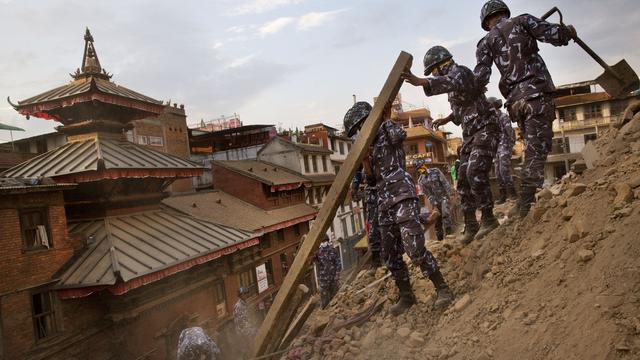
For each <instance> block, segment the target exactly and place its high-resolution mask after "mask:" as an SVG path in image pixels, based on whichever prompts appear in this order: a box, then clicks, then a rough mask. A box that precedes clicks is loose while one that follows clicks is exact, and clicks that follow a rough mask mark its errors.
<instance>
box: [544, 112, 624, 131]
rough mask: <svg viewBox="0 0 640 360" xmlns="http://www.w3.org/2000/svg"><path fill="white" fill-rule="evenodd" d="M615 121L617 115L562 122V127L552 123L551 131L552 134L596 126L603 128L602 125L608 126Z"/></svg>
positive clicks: (556, 122)
mask: <svg viewBox="0 0 640 360" xmlns="http://www.w3.org/2000/svg"><path fill="white" fill-rule="evenodd" d="M617 119H618V116H617V115H615V116H604V117H598V118H593V119H584V120H571V121H564V122H563V123H562V125H560V122H558V121H554V122H553V131H554V132H558V131H561V130H564V131H570V130H578V129H585V128H590V127H596V126H604V125H606V126H608V125H610V124H612V123H614V122H616V121H617Z"/></svg>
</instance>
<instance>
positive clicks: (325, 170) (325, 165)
mask: <svg viewBox="0 0 640 360" xmlns="http://www.w3.org/2000/svg"><path fill="white" fill-rule="evenodd" d="M322 172H327V156H326V155H322Z"/></svg>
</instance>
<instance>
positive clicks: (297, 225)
mask: <svg viewBox="0 0 640 360" xmlns="http://www.w3.org/2000/svg"><path fill="white" fill-rule="evenodd" d="M293 232H294V233H295V234H296V236H300V234H302V232H301V231H300V224H295V225H293Z"/></svg>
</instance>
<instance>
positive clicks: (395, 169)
mask: <svg viewBox="0 0 640 360" xmlns="http://www.w3.org/2000/svg"><path fill="white" fill-rule="evenodd" d="M370 112H371V105H369V104H368V103H366V102H363V101H360V102H357V103H356V104H354V105H353V107H352V108H351V109H349V111H348V112H347V113H346V115H345V117H344V127H345V129H346V130H347V134H348V136H353V135H354V134H355V133H356V132H357V131H359V130H360V127H361V126H362V123H363V122H364V120H365V119H366V118H367V117H368V116H369V113H370ZM387 115H390V107H389V106H387ZM387 118H388V117H387ZM406 136H407V134H406V132H405V131H404V130H403V129H402V127H401V126H400V125H398V124H397V123H395V122H394V121H393V120H387V121H385V122H383V123H382V125H381V126H380V128H379V129H378V130H377V134H376V138H375V140H374V141H373V143H372V145H371V146H370V148H369V153H368V154H367V156H366V157H365V160H364V161H363V168H364V170H365V172H366V174H367V177H369V176H371V177H372V178H373V179H375V182H376V188H377V193H378V204H377V205H378V212H379V213H378V220H379V226H380V234H381V236H382V258H383V259H384V261H385V264H386V265H387V268H388V269H389V270H390V271H391V273H392V275H393V278H394V280H395V282H396V285H397V286H398V289H399V290H400V298H399V299H398V302H397V303H396V304H394V305H393V306H392V307H391V309H390V311H391V314H393V315H396V316H397V315H399V314H401V313H403V312H404V311H406V310H407V309H408V308H410V307H411V306H412V305H413V304H415V301H416V300H415V296H414V295H413V290H412V288H411V283H410V280H409V271H408V268H407V265H406V264H405V263H404V261H403V259H402V254H403V253H404V252H405V251H406V252H407V255H409V258H411V260H412V261H413V263H414V264H416V265H417V266H419V267H420V270H421V271H422V274H423V275H424V276H425V277H428V278H429V279H430V280H431V282H432V283H433V284H434V286H435V288H436V291H437V299H436V301H435V303H434V306H435V307H436V308H441V307H445V306H447V305H448V304H450V303H451V301H452V300H453V293H452V292H451V290H450V289H449V285H448V284H447V283H446V281H445V280H444V277H443V276H442V273H441V272H440V270H439V268H438V263H437V262H436V259H435V258H434V257H433V255H432V254H431V252H429V250H427V248H426V247H425V238H424V230H423V228H422V225H421V224H420V219H419V215H420V206H419V205H418V194H417V193H416V187H415V184H414V182H413V178H412V177H411V175H410V174H409V173H408V172H407V171H406V160H405V153H404V149H403V147H402V142H403V141H404V139H405V138H406Z"/></svg>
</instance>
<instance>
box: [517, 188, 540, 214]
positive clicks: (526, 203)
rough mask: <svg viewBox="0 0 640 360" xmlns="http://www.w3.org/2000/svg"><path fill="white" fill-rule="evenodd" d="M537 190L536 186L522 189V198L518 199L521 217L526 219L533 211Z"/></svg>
mask: <svg viewBox="0 0 640 360" xmlns="http://www.w3.org/2000/svg"><path fill="white" fill-rule="evenodd" d="M535 196H536V188H535V186H522V187H521V189H520V198H519V199H518V209H519V210H520V217H521V218H525V217H526V216H527V214H528V213H529V209H531V204H532V203H533V202H535Z"/></svg>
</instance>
